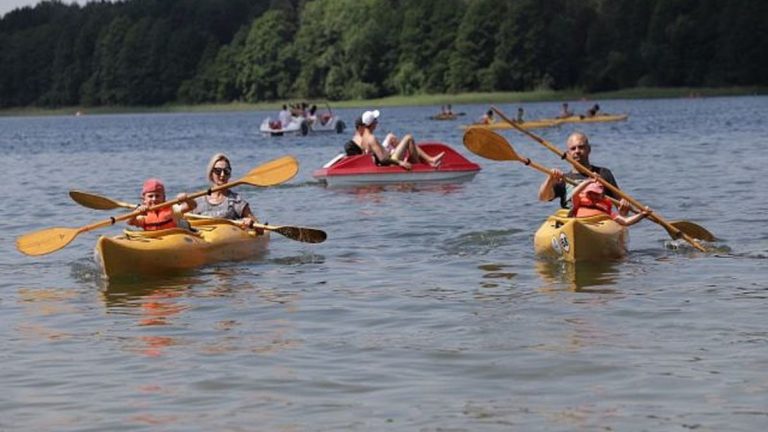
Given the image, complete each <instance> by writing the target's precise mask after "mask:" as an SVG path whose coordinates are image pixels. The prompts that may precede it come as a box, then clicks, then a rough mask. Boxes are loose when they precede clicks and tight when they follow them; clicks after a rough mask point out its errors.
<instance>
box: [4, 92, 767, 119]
mask: <svg viewBox="0 0 768 432" xmlns="http://www.w3.org/2000/svg"><path fill="white" fill-rule="evenodd" d="M765 94H768V88H765V87H727V88H693V87H675V88H633V89H626V90H617V91H611V92H602V93H583V92H580V91H576V90H562V91H552V90H540V91H530V92H493V93H458V94H428V95H413V96H390V97H386V98H380V99H367V100H360V99H358V100H344V101H324V100H323V101H312V100H309V101H307V102H308V103H310V104H316V105H317V106H318V108H320V109H323V108H326V107H327V106H328V105H326V104H330V106H331V108H367V107H393V106H422V105H424V106H427V105H444V104H453V105H460V104H489V105H490V104H495V103H514V102H517V103H524V102H547V101H564V102H576V101H600V100H611V99H664V98H704V97H720V96H754V95H765ZM298 101H302V100H300V99H289V100H285V101H273V102H259V103H244V102H232V103H221V104H199V105H185V104H168V105H161V106H151V107H147V106H99V107H79V106H75V107H62V108H39V107H27V108H7V109H1V110H0V117H10V116H75V115H91V114H128V113H185V112H188V113H195V112H243V111H265V110H275V111H276V110H278V108H279V107H280V105H282V104H283V103H290V102H298Z"/></svg>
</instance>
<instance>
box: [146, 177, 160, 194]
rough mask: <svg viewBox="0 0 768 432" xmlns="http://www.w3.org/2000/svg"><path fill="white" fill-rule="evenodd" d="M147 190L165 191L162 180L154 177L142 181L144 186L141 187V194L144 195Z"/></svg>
mask: <svg viewBox="0 0 768 432" xmlns="http://www.w3.org/2000/svg"><path fill="white" fill-rule="evenodd" d="M148 192H161V193H165V186H164V185H163V182H161V181H160V180H158V179H156V178H151V179H148V180H147V181H145V182H144V186H143V187H142V188H141V194H142V195H144V194H145V193H148Z"/></svg>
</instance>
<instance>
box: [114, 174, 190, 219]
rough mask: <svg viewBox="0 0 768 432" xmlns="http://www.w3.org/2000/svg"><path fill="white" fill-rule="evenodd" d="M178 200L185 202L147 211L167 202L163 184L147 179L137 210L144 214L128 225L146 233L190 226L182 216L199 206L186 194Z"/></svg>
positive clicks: (178, 197) (153, 179) (156, 180)
mask: <svg viewBox="0 0 768 432" xmlns="http://www.w3.org/2000/svg"><path fill="white" fill-rule="evenodd" d="M176 198H177V199H181V200H183V202H181V203H179V204H174V205H172V206H168V207H163V208H160V209H157V210H152V211H147V209H148V208H149V207H152V206H155V205H157V204H160V203H162V202H165V185H163V182H162V181H160V180H158V179H156V178H151V179H147V181H145V182H144V185H143V186H142V188H141V205H140V206H139V207H137V208H136V210H139V211H141V212H142V214H140V215H138V216H136V217H134V218H133V219H130V220H128V225H133V226H137V227H139V228H142V229H144V231H157V230H161V229H169V228H176V227H186V226H188V225H187V224H186V223H184V221H182V220H181V216H182V215H183V214H184V213H187V212H190V211H192V210H194V209H195V207H196V206H197V204H196V203H195V201H194V200H190V199H186V198H187V194H185V193H181V194H179V195H178V196H177V197H176Z"/></svg>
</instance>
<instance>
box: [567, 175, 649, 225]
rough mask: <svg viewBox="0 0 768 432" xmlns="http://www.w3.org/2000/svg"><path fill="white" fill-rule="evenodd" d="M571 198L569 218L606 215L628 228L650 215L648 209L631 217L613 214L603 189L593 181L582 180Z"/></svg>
mask: <svg viewBox="0 0 768 432" xmlns="http://www.w3.org/2000/svg"><path fill="white" fill-rule="evenodd" d="M571 196H572V197H573V198H572V201H573V208H572V209H571V211H570V213H569V215H570V216H571V217H574V216H575V217H589V216H595V215H598V214H606V215H608V216H610V218H611V219H613V220H615V221H616V222H617V223H618V224H619V225H623V226H629V225H634V224H636V223H638V222H640V221H641V220H642V219H644V218H645V217H646V216H648V215H649V214H651V210H650V209H649V208H648V207H646V208H645V209H643V211H641V212H640V213H637V214H635V215H632V216H622V215H620V214H618V213H616V212H614V211H613V202H611V200H610V199H609V198H608V197H607V196H605V187H604V186H603V184H602V183H600V182H599V181H597V180H594V179H590V180H584V181H583V182H581V183H579V184H578V185H576V187H575V188H573V192H572V194H571Z"/></svg>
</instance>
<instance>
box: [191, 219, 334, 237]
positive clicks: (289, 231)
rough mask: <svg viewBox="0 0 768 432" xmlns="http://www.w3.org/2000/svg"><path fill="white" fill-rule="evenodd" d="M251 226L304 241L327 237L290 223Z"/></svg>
mask: <svg viewBox="0 0 768 432" xmlns="http://www.w3.org/2000/svg"><path fill="white" fill-rule="evenodd" d="M185 216H187V217H189V218H191V219H219V218H214V217H212V216H205V215H199V214H194V213H190V214H187V215H185ZM251 226H252V227H253V228H260V229H263V230H265V231H274V232H276V233H278V234H280V235H283V236H285V237H287V238H289V239H291V240H296V241H300V242H304V243H322V242H324V241H325V239H326V238H327V237H328V236H327V234H326V233H325V231H323V230H319V229H315V228H306V227H297V226H290V225H282V226H281V225H263V224H259V223H254V224H252V225H251Z"/></svg>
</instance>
